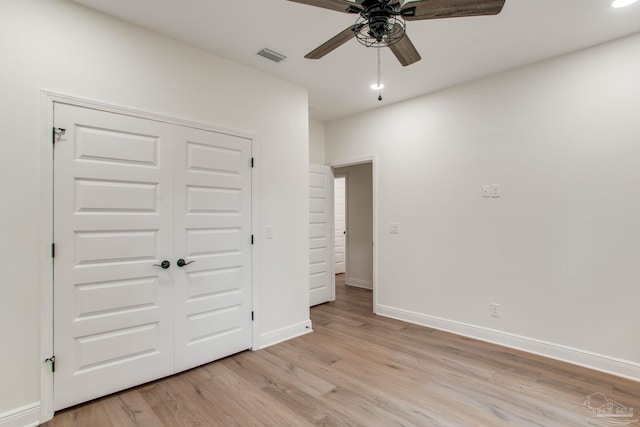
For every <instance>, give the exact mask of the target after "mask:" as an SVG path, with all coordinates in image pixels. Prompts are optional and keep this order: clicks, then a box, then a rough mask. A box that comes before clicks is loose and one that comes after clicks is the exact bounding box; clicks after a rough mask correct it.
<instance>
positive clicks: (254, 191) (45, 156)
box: [39, 90, 262, 423]
mask: <svg viewBox="0 0 640 427" xmlns="http://www.w3.org/2000/svg"><path fill="white" fill-rule="evenodd" d="M56 103H58V104H69V105H73V106H77V107H84V108H91V109H95V110H100V111H105V112H109V113H115V114H123V115H127V116H133V117H138V118H141V119H147V120H154V121H157V122H163V123H168V124H172V125H179V126H186V127H191V128H196V129H201V130H205V131H211V132H217V133H225V134H229V135H234V136H238V137H241V138H246V139H249V140H250V141H251V156H252V157H253V158H254V159H255V160H256V161H255V162H254V167H253V171H252V174H251V230H252V234H254V235H256V234H257V231H258V230H259V229H260V227H259V224H260V217H259V213H260V209H259V208H260V180H259V176H260V162H259V161H258V160H259V143H258V135H257V134H255V133H252V132H247V131H239V130H235V129H229V128H224V127H220V126H217V125H212V124H207V123H201V122H196V121H191V120H188V119H183V118H178V117H173V116H167V115H164V114H160V113H155V112H149V111H143V110H138V109H134V108H129V107H123V106H119V105H114V104H108V103H105V102H100V101H94V100H89V99H84V98H79V97H75V96H71V95H66V94H61V93H57V92H52V91H48V90H41V91H40V120H41V123H40V126H41V136H40V137H41V146H40V207H41V211H40V277H39V280H40V361H41V363H40V365H41V366H40V422H41V423H44V422H46V421H48V420H50V419H51V418H53V415H54V410H53V380H54V376H53V373H52V372H51V365H50V364H49V363H45V362H44V360H45V359H47V358H49V357H51V356H52V355H53V344H54V340H53V309H54V307H53V257H52V243H53V231H54V228H53V224H54V221H53V203H54V194H53V153H54V149H53V142H52V138H53V134H52V129H53V127H54V105H55V104H56ZM256 237H257V236H256ZM261 251H262V247H261V244H260V239H257V238H255V239H254V244H253V245H252V246H251V288H252V290H251V306H252V310H253V311H254V312H255V313H256V317H255V319H254V321H253V324H252V329H253V331H252V334H251V336H252V340H251V348H252V349H253V348H256V347H257V345H258V342H259V341H258V339H259V333H258V331H260V327H259V323H260V310H259V301H260V300H259V289H260V278H261V275H260V265H261V262H260V261H261Z"/></svg>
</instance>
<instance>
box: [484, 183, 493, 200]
mask: <svg viewBox="0 0 640 427" xmlns="http://www.w3.org/2000/svg"><path fill="white" fill-rule="evenodd" d="M482 197H483V198H485V199H486V198H489V197H491V186H490V185H488V184H486V185H483V186H482Z"/></svg>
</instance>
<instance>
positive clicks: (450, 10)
mask: <svg viewBox="0 0 640 427" xmlns="http://www.w3.org/2000/svg"><path fill="white" fill-rule="evenodd" d="M504 2H505V0H417V1H410V2H407V3H405V4H404V6H402V9H401V11H400V13H401V15H402V17H403V18H404V19H406V20H407V21H418V20H422V19H440V18H456V17H464V16H484V15H497V14H498V13H500V11H502V7H503V6H504Z"/></svg>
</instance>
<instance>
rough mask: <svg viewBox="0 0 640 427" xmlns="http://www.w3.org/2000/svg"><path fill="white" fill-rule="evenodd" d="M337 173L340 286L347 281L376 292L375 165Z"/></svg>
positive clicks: (351, 167) (336, 170)
mask: <svg viewBox="0 0 640 427" xmlns="http://www.w3.org/2000/svg"><path fill="white" fill-rule="evenodd" d="M333 173H334V177H335V178H334V202H335V203H334V207H335V208H334V215H335V243H334V249H335V273H336V274H337V275H336V285H338V284H339V283H341V282H343V281H344V283H345V284H346V285H347V286H352V287H358V288H364V289H370V290H374V246H373V243H374V241H373V235H374V234H373V232H374V215H373V212H374V209H373V204H374V191H373V162H371V161H368V162H364V163H358V164H350V165H345V166H339V167H336V166H334V167H333ZM343 183H344V202H342V200H340V198H341V193H340V192H341V185H343ZM341 204H342V205H341ZM340 209H343V211H344V214H342V213H341V211H340ZM341 224H344V227H341ZM341 235H342V236H341ZM342 243H344V247H341V244H342ZM342 257H344V259H342ZM341 270H342V271H344V273H339V272H341Z"/></svg>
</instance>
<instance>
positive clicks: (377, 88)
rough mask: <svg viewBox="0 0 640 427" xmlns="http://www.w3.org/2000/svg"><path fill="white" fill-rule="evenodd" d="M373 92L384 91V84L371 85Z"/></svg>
mask: <svg viewBox="0 0 640 427" xmlns="http://www.w3.org/2000/svg"><path fill="white" fill-rule="evenodd" d="M371 89H372V90H382V89H384V85H383V84H382V83H374V84H372V85H371Z"/></svg>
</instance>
